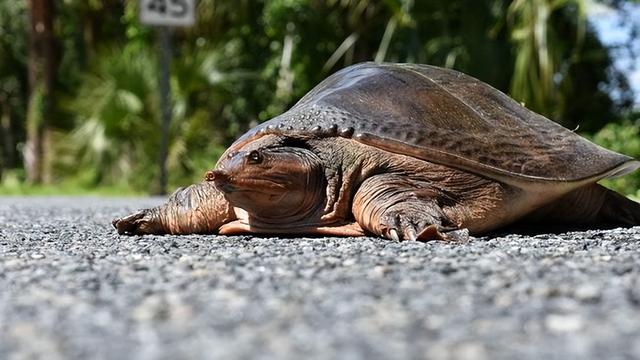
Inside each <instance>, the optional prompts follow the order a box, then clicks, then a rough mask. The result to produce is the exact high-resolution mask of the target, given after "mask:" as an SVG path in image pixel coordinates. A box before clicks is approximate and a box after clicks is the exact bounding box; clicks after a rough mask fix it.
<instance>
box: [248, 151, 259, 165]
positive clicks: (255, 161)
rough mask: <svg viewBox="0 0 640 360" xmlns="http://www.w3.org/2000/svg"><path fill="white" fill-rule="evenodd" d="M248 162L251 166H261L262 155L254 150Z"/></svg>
mask: <svg viewBox="0 0 640 360" xmlns="http://www.w3.org/2000/svg"><path fill="white" fill-rule="evenodd" d="M247 161H248V162H249V164H260V163H261V162H262V154H260V152H259V151H257V150H253V151H251V152H250V153H249V155H247Z"/></svg>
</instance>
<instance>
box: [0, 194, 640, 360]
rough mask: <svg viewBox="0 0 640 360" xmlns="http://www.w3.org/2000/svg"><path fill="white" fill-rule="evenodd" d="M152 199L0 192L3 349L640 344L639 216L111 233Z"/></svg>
mask: <svg viewBox="0 0 640 360" xmlns="http://www.w3.org/2000/svg"><path fill="white" fill-rule="evenodd" d="M158 201H159V200H158V199H135V200H132V199H117V200H112V199H109V200H107V199H95V198H94V199H91V198H89V199H87V198H0V359H37V358H43V359H51V360H53V359H89V358H91V359H222V358H224V359H254V358H255V359H303V358H311V359H314V358H317V359H394V358H398V359H421V358H430V359H480V360H482V359H510V358H517V359H542V358H544V359H572V358H573V359H577V358H579V359H632V358H636V359H637V358H640V228H639V227H636V228H635V229H614V230H607V231H603V230H600V231H588V232H571V233H562V234H555V235H554V234H547V235H536V236H522V235H504V236H496V237H485V238H477V239H474V240H472V241H471V242H469V243H466V244H451V243H442V242H430V243H413V242H401V243H399V242H392V241H386V240H382V239H375V238H358V239H349V238H288V239H282V238H273V237H267V238H258V237H251V236H243V237H218V236H143V237H140V236H134V237H127V236H118V235H117V234H116V233H115V231H114V229H112V228H111V225H110V220H111V219H112V218H114V217H116V216H122V215H124V214H126V213H128V212H129V211H131V210H136V209H138V208H142V207H146V206H149V205H152V204H156V203H158Z"/></svg>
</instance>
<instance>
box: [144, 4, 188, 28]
mask: <svg viewBox="0 0 640 360" xmlns="http://www.w3.org/2000/svg"><path fill="white" fill-rule="evenodd" d="M194 8H195V0H140V22H141V23H143V24H147V25H160V26H191V25H193V23H194V22H195V16H194Z"/></svg>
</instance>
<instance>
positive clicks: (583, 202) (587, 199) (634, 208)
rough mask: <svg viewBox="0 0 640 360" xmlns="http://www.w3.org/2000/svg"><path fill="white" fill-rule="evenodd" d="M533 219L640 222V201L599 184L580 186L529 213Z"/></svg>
mask: <svg viewBox="0 0 640 360" xmlns="http://www.w3.org/2000/svg"><path fill="white" fill-rule="evenodd" d="M526 220H529V221H535V222H542V223H550V224H567V225H595V226H636V225H640V203H637V202H635V201H633V200H630V199H627V198H626V197H624V196H623V195H620V194H618V193H617V192H615V191H613V190H609V189H607V188H605V187H604V186H602V185H599V184H591V185H587V186H584V187H581V188H579V189H576V190H574V191H572V192H570V193H568V194H566V195H564V196H562V197H561V198H559V199H557V200H555V201H554V202H552V203H550V204H547V205H545V206H544V207H542V208H541V209H538V210H536V211H534V212H533V213H532V214H530V215H529V216H527V219H526Z"/></svg>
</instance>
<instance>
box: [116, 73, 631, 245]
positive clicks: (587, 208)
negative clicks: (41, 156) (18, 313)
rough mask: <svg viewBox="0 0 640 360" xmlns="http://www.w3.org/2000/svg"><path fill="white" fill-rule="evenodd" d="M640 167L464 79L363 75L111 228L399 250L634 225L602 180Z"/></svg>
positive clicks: (622, 201) (331, 87) (330, 86)
mask: <svg viewBox="0 0 640 360" xmlns="http://www.w3.org/2000/svg"><path fill="white" fill-rule="evenodd" d="M638 167H640V162H638V161H636V160H634V159H632V158H630V157H628V156H625V155H622V154H618V153H616V152H613V151H609V150H607V149H604V148H602V147H600V146H598V145H595V144H593V143H591V142H589V141H588V140H586V139H584V138H582V137H580V136H578V135H576V134H575V133H573V132H572V131H569V130H567V129H565V128H563V127H562V126H560V125H558V124H556V123H555V122H553V121H551V120H548V119H547V118H545V117H543V116H541V115H539V114H536V113H534V112H532V111H530V110H528V109H526V108H525V107H523V106H521V105H520V104H519V103H517V102H516V101H514V100H512V99H511V98H509V97H508V96H507V95H505V94H503V93H502V92H500V91H498V90H496V89H494V88H493V87H491V86H489V85H487V84H485V83H483V82H481V81H479V80H477V79H474V78H472V77H470V76H468V75H465V74H462V73H460V72H457V71H454V70H449V69H442V68H438V67H434V66H427V65H416V64H374V63H363V64H358V65H354V66H351V67H348V68H345V69H343V70H341V71H339V72H337V73H335V74H333V75H332V76H330V77H328V78H327V79H326V80H324V81H323V82H322V83H320V84H319V85H318V86H316V87H315V88H314V89H313V90H311V91H310V92H309V93H308V94H306V95H305V96H304V97H303V98H302V99H301V100H300V101H299V102H298V103H297V104H296V105H295V106H294V107H293V108H291V109H290V110H289V111H287V112H285V113H284V114H282V115H280V116H278V117H276V118H274V119H271V120H270V121H267V122H265V123H263V124H261V125H259V126H257V127H255V128H253V129H252V130H250V131H249V132H247V133H246V134H244V135H243V136H242V137H240V138H239V139H238V140H237V141H236V142H235V143H234V144H232V145H231V147H229V149H228V150H227V151H226V152H225V153H224V154H223V155H222V157H221V158H220V160H219V161H218V163H217V164H216V166H215V168H214V169H213V170H211V171H208V172H207V173H206V174H205V181H203V182H202V183H198V184H194V185H191V186H189V187H187V188H183V189H179V190H177V191H176V192H175V193H174V194H173V195H172V196H171V198H170V199H169V201H168V202H167V203H166V204H164V205H161V206H159V207H155V208H151V209H146V210H141V211H139V212H136V213H134V214H131V215H129V216H126V217H123V218H120V219H116V220H114V222H113V225H114V226H115V227H116V229H117V230H118V232H119V233H121V234H165V233H166V234H189V233H219V234H240V233H273V234H305V235H306V234H320V235H338V236H361V235H366V234H374V235H378V236H382V237H385V238H389V239H395V240H399V239H411V240H416V239H418V240H429V239H451V238H458V237H460V236H465V234H466V233H470V234H481V233H484V232H487V231H491V230H495V229H498V228H500V227H503V226H505V225H507V224H510V223H513V222H515V221H517V220H522V221H524V222H542V223H560V224H572V225H575V224H587V225H594V226H595V225H601V224H618V225H627V226H632V225H638V224H640V204H638V203H636V202H633V201H631V200H628V199H627V198H625V197H624V196H622V195H619V194H617V193H615V192H613V191H610V190H607V189H605V188H604V187H602V186H600V185H598V184H596V182H597V181H598V180H600V179H604V178H609V177H613V176H618V175H623V174H626V173H629V172H631V171H633V170H635V169H637V168H638ZM465 232H466V233H465Z"/></svg>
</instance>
